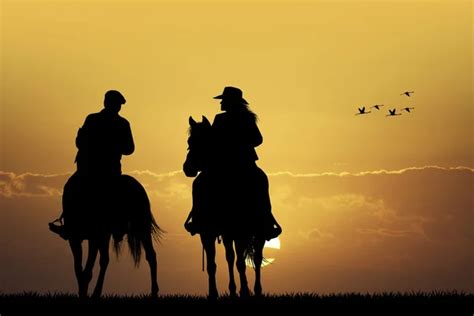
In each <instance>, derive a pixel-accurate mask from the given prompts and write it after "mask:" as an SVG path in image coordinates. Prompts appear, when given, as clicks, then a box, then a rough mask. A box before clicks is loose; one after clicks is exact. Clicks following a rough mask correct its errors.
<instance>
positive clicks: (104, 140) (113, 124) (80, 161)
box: [50, 90, 135, 239]
mask: <svg viewBox="0 0 474 316" xmlns="http://www.w3.org/2000/svg"><path fill="white" fill-rule="evenodd" d="M125 102H126V100H125V98H124V97H123V95H122V94H121V93H120V92H118V91H116V90H109V91H107V92H106V93H105V98H104V109H102V111H100V112H98V113H93V114H90V115H88V116H87V118H86V120H85V122H84V125H83V126H82V127H81V128H79V131H78V133H77V137H76V146H77V148H78V152H77V155H76V160H75V162H76V164H77V171H76V173H75V174H74V175H73V176H72V177H71V178H70V179H69V180H68V182H67V183H66V185H65V187H64V192H66V191H67V190H68V188H67V187H68V186H72V185H73V184H71V183H80V185H81V186H84V187H87V188H88V191H87V192H93V191H96V192H97V191H99V190H101V193H102V194H104V193H106V194H107V195H111V194H113V193H114V191H115V189H116V188H117V184H118V181H119V179H120V176H121V174H122V170H121V164H120V160H121V158H122V155H130V154H132V153H133V151H134V150H135V145H134V142H133V136H132V131H131V129H130V123H129V122H128V121H127V120H126V119H125V118H123V117H121V116H120V115H119V114H118V113H119V111H120V110H121V107H122V104H125ZM76 177H78V178H77V179H75V178H76ZM72 179H75V180H77V181H71V180H72ZM69 215H70V214H64V211H63V214H62V215H61V218H63V217H64V218H65V219H66V225H62V226H56V225H50V228H51V230H53V231H54V232H56V233H58V234H59V235H61V237H63V238H64V239H67V238H68V234H69V225H68V220H67V219H68V216H69ZM125 229H126V227H119V228H118V234H120V235H122V236H123V234H124V233H125Z"/></svg>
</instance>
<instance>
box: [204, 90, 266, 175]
mask: <svg viewBox="0 0 474 316" xmlns="http://www.w3.org/2000/svg"><path fill="white" fill-rule="evenodd" d="M214 99H220V100H221V102H220V103H221V110H222V111H224V112H222V113H219V114H217V115H216V116H215V118H214V122H213V123H212V129H213V135H214V140H215V146H216V148H215V149H216V155H217V157H216V159H215V161H216V163H217V165H218V167H220V168H221V169H223V170H224V171H225V170H227V171H228V172H229V171H230V170H234V171H245V170H248V168H252V167H254V166H255V161H256V160H258V156H257V153H256V151H255V147H257V146H259V145H260V144H262V142H263V137H262V134H261V133H260V130H259V129H258V126H257V115H256V114H255V113H253V112H252V111H251V110H250V109H249V107H248V103H247V101H246V100H245V99H244V98H243V93H242V90H240V89H239V88H235V87H225V88H224V91H223V92H222V94H221V95H218V96H216V97H214Z"/></svg>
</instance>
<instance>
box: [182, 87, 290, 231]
mask: <svg viewBox="0 0 474 316" xmlns="http://www.w3.org/2000/svg"><path fill="white" fill-rule="evenodd" d="M214 99H220V100H222V101H221V102H220V104H221V110H222V111H224V112H222V113H219V114H217V115H216V116H215V118H214V122H213V124H212V135H213V146H214V148H213V149H214V150H213V151H212V152H213V156H214V157H212V159H211V160H212V161H211V163H212V164H213V165H214V171H215V172H214V177H215V178H216V180H217V183H218V184H217V187H216V188H213V189H212V188H210V189H207V190H214V191H216V192H215V193H218V194H220V195H221V197H220V198H221V199H223V200H226V199H228V198H229V199H230V198H232V197H236V196H237V197H238V196H241V195H246V196H247V197H249V196H251V197H250V198H251V199H254V200H258V198H257V195H259V194H260V196H261V195H267V197H268V198H267V199H265V201H267V204H268V205H265V206H264V207H262V208H263V209H268V211H269V212H268V214H264V215H263V216H264V217H265V223H264V226H265V227H264V230H265V232H264V235H265V238H266V239H271V238H275V237H277V236H278V235H279V234H280V233H281V227H280V226H279V225H278V223H277V222H276V220H275V219H274V217H273V215H272V214H271V205H270V199H269V196H268V192H261V193H260V192H258V188H256V187H255V186H253V184H254V183H257V182H258V181H257V179H256V177H258V171H257V170H259V169H258V167H257V165H256V160H258V156H257V153H256V151H255V147H257V146H259V145H260V144H262V142H263V137H262V134H261V133H260V130H259V128H258V126H257V115H256V114H255V113H253V112H252V111H251V110H250V109H249V107H248V103H247V101H246V100H245V99H244V98H243V93H242V90H240V89H239V88H236V87H225V88H224V91H223V93H222V94H221V95H218V96H216V97H214ZM230 178H232V180H230ZM256 186H258V185H256ZM223 187H225V189H223ZM195 189H197V188H196V187H195V186H194V187H193V191H194V190H195ZM202 190H203V189H202V188H201V191H202ZM257 192H258V193H257ZM195 202H197V199H193V209H192V211H191V213H190V215H189V217H188V219H187V221H186V224H185V228H186V229H187V230H188V231H189V232H190V233H191V234H193V235H194V234H195V233H199V231H200V226H201V225H200V212H202V210H200V208H199V206H198V207H196V205H195V204H196V203H195ZM234 205H238V201H235V203H234ZM252 215H255V214H252ZM190 220H192V221H190ZM242 224H244V225H245V223H242ZM236 225H239V224H236ZM234 229H244V228H243V227H234Z"/></svg>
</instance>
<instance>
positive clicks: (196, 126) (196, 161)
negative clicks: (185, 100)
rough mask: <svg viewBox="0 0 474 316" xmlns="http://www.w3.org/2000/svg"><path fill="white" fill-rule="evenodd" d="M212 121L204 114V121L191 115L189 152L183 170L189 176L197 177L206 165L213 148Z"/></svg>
mask: <svg viewBox="0 0 474 316" xmlns="http://www.w3.org/2000/svg"><path fill="white" fill-rule="evenodd" d="M211 128H212V127H211V123H210V122H209V120H208V119H207V118H206V117H205V116H203V117H202V122H196V121H195V120H194V119H193V118H192V116H190V117H189V137H188V154H187V156H186V161H185V162H184V164H183V171H184V173H185V174H186V176H188V177H195V176H196V175H197V173H198V172H199V171H202V170H203V169H204V168H205V167H206V162H207V161H208V157H209V152H210V149H211Z"/></svg>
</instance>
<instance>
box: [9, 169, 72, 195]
mask: <svg viewBox="0 0 474 316" xmlns="http://www.w3.org/2000/svg"><path fill="white" fill-rule="evenodd" d="M70 175H71V174H70V173H64V174H50V175H44V174H37V173H30V172H27V173H22V174H15V173H13V172H4V171H0V196H3V197H15V196H23V197H34V196H42V197H48V196H59V195H61V194H62V185H63V184H64V182H65V181H66V179H67V177H68V176H70Z"/></svg>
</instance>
